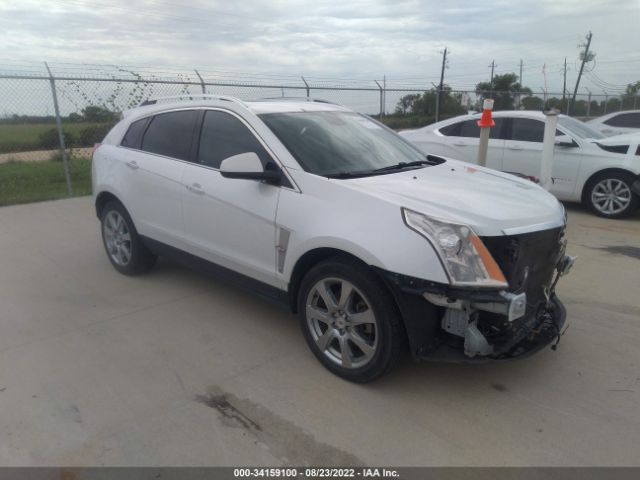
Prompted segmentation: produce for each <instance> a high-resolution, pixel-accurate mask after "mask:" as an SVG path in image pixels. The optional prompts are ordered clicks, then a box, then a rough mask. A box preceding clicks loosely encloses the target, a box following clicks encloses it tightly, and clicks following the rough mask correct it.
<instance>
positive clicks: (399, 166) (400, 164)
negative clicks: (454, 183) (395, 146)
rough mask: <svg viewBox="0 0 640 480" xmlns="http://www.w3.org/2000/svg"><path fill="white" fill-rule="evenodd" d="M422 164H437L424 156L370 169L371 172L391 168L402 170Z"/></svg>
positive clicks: (389, 169)
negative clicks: (411, 160)
mask: <svg viewBox="0 0 640 480" xmlns="http://www.w3.org/2000/svg"><path fill="white" fill-rule="evenodd" d="M422 165H437V163H436V162H434V161H433V160H429V159H428V158H425V159H424V160H417V161H415V162H398V163H396V164H395V165H389V166H387V167H381V168H376V169H375V170H371V171H372V172H388V171H391V170H402V169H405V168H412V167H420V166H422Z"/></svg>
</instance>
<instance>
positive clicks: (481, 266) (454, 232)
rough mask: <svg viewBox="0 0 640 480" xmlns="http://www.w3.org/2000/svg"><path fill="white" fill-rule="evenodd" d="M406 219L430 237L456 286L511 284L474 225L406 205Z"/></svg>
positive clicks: (413, 226)
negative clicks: (458, 222) (433, 216)
mask: <svg viewBox="0 0 640 480" xmlns="http://www.w3.org/2000/svg"><path fill="white" fill-rule="evenodd" d="M402 216H403V218H404V222H405V223H406V225H407V226H408V227H409V228H410V229H411V230H414V231H415V232H417V233H418V234H420V235H421V236H423V237H424V238H426V239H427V240H428V241H429V242H430V243H431V245H433V248H434V249H435V251H436V252H437V253H438V256H439V257H440V260H441V261H442V265H443V267H444V269H445V271H446V272H447V275H448V277H449V281H450V282H451V284H452V285H454V286H460V287H464V286H474V287H499V288H506V287H508V286H509V284H508V282H507V280H506V279H505V278H504V275H503V274H502V271H501V270H500V267H499V266H498V264H497V263H496V261H495V260H494V259H493V257H492V256H491V254H490V253H489V250H487V247H485V246H484V244H483V243H482V240H480V238H479V237H478V236H477V235H476V234H475V232H474V231H473V230H472V229H471V227H469V226H467V225H461V224H456V223H448V222H444V221H442V220H437V219H435V218H431V217H428V216H426V215H424V214H422V213H418V212H414V211H412V210H408V209H406V208H403V209H402Z"/></svg>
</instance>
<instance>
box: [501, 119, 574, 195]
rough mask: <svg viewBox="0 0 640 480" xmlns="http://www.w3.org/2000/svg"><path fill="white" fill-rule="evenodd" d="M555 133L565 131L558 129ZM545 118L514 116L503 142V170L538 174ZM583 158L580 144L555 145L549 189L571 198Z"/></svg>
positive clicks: (534, 175)
mask: <svg viewBox="0 0 640 480" xmlns="http://www.w3.org/2000/svg"><path fill="white" fill-rule="evenodd" d="M556 135H564V132H561V131H560V130H557V131H556ZM543 139H544V122H543V121H541V120H536V119H533V118H521V117H513V118H512V119H511V134H510V137H509V139H507V140H506V142H505V154H504V160H503V163H504V170H505V171H509V172H515V173H522V174H524V175H529V176H533V177H538V178H539V177H540V166H541V162H542V141H543ZM581 158H582V149H581V148H580V147H579V146H575V147H564V146H556V147H555V148H554V153H553V167H552V169H551V181H552V185H551V189H550V190H549V191H550V192H551V193H553V194H554V195H555V196H557V197H558V198H560V199H571V198H572V197H573V192H574V190H575V186H576V178H577V175H578V170H579V167H580V159H581Z"/></svg>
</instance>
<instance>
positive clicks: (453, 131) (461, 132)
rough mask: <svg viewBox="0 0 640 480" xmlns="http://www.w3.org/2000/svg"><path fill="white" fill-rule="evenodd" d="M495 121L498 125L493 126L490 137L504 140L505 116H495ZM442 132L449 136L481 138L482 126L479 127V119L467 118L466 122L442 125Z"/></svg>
mask: <svg viewBox="0 0 640 480" xmlns="http://www.w3.org/2000/svg"><path fill="white" fill-rule="evenodd" d="M493 121H494V122H495V124H496V125H495V127H492V128H491V132H490V134H489V138H493V139H501V140H504V139H505V134H504V129H503V125H504V123H505V122H504V118H502V117H501V118H494V119H493ZM440 133H442V134H443V135H447V136H449V137H471V138H479V137H480V127H478V120H466V121H464V122H458V123H453V124H451V125H447V126H446V127H442V128H441V129H440Z"/></svg>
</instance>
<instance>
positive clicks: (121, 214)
mask: <svg viewBox="0 0 640 480" xmlns="http://www.w3.org/2000/svg"><path fill="white" fill-rule="evenodd" d="M101 221H102V241H103V243H104V248H105V250H106V252H107V257H109V261H111V264H112V265H113V266H114V268H115V269H116V270H118V271H119V272H120V273H123V274H125V275H139V274H141V273H145V272H147V271H149V269H151V267H153V265H154V264H155V262H156V256H155V255H154V254H152V253H151V252H150V251H149V250H148V249H147V247H145V245H144V244H143V243H142V241H141V239H140V236H139V235H138V232H137V231H136V228H135V226H134V225H133V222H132V221H131V217H130V216H129V213H128V212H127V210H126V209H125V208H124V206H123V205H122V204H121V203H120V202H116V201H111V202H109V203H107V204H106V205H105V206H104V208H103V209H102V212H101Z"/></svg>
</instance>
